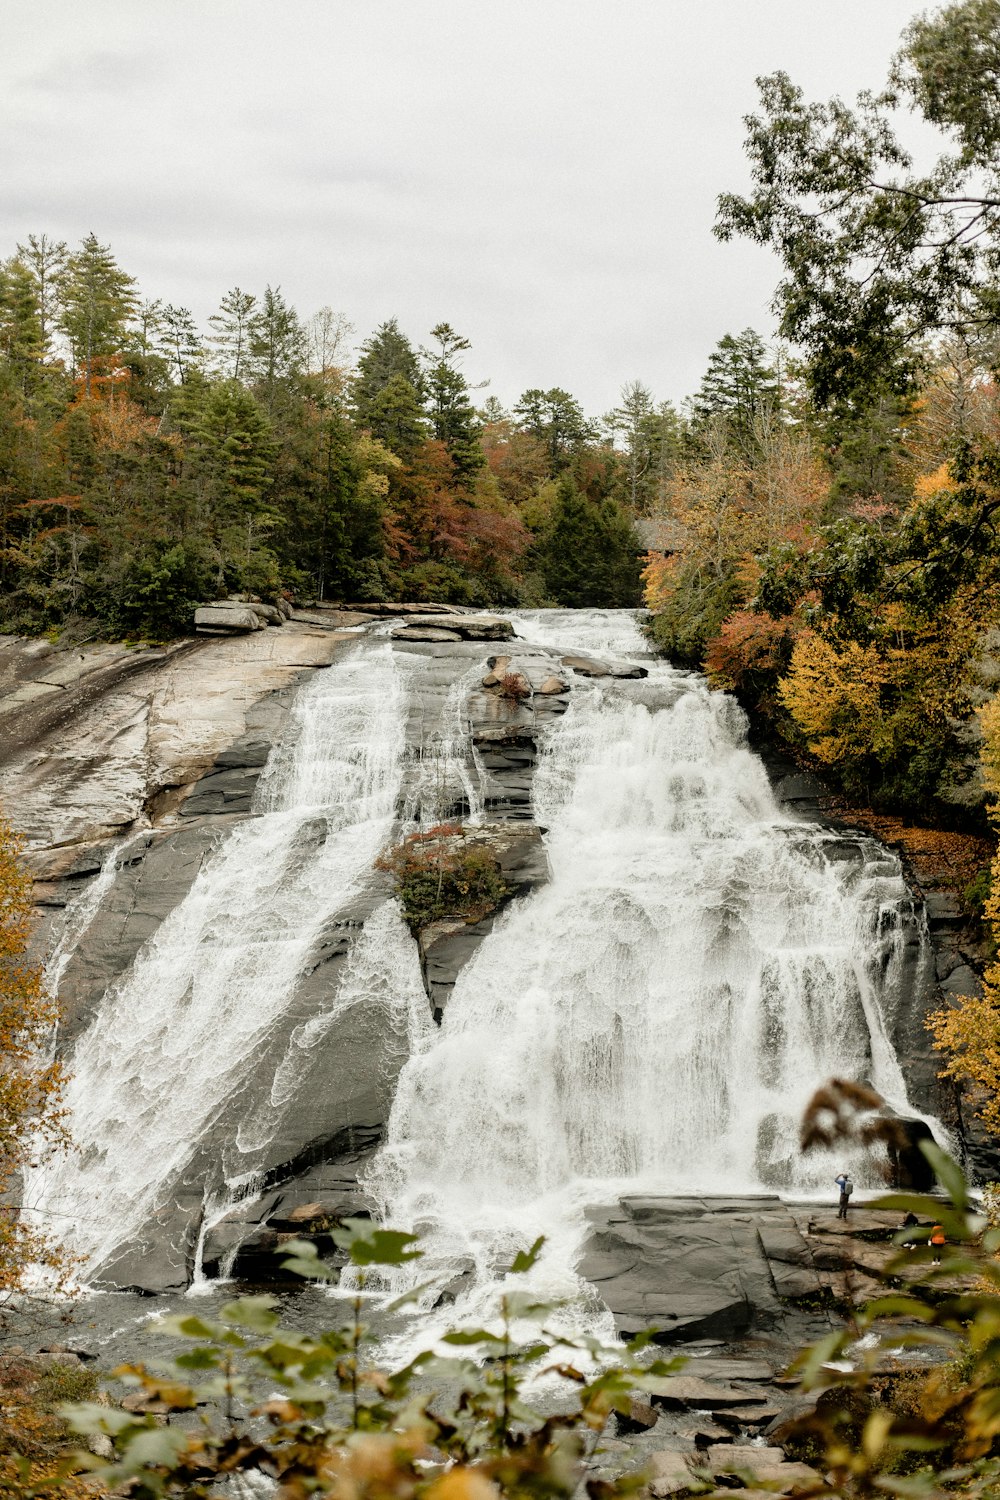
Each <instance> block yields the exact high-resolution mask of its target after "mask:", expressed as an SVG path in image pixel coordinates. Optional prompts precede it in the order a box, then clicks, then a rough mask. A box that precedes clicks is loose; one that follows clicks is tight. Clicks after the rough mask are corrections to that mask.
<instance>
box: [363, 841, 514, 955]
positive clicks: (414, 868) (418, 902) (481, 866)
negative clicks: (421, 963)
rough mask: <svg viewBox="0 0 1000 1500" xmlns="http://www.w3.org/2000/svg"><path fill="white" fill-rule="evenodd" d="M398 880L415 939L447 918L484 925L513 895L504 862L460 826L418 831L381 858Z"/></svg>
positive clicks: (379, 866) (383, 867) (379, 864)
mask: <svg viewBox="0 0 1000 1500" xmlns="http://www.w3.org/2000/svg"><path fill="white" fill-rule="evenodd" d="M376 868H377V869H379V870H385V871H386V872H387V873H388V874H389V875H391V876H392V880H393V884H394V886H395V890H396V895H397V896H398V897H399V901H400V904H401V905H402V908H403V917H404V920H405V921H406V925H407V926H408V927H409V929H410V931H411V932H412V933H413V935H414V937H416V936H418V935H419V934H420V932H421V931H422V930H423V929H424V928H425V927H428V926H429V925H430V923H431V922H438V921H441V920H442V919H443V918H445V917H461V918H462V919H463V921H466V922H478V921H480V920H481V919H482V918H483V917H485V916H487V915H488V913H489V912H491V911H495V910H496V908H497V907H498V906H499V905H500V903H501V902H502V901H503V900H505V898H506V897H507V896H509V895H510V892H511V889H512V887H511V886H510V885H509V884H508V882H507V880H506V879H505V878H504V875H503V871H502V870H501V868H500V861H499V860H498V859H497V857H496V855H495V854H494V853H493V851H492V849H489V848H487V847H486V846H485V845H484V844H476V843H466V842H465V836H464V833H463V830H462V829H461V827H460V825H457V824H447V823H446V824H439V825H438V826H437V827H436V828H432V829H430V830H429V831H428V832H427V833H414V834H411V835H410V837H409V838H407V839H404V841H403V842H402V843H401V844H398V845H397V846H396V848H395V849H391V850H389V852H388V853H386V854H383V855H382V856H381V857H380V858H379V859H378V860H376Z"/></svg>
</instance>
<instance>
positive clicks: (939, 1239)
mask: <svg viewBox="0 0 1000 1500" xmlns="http://www.w3.org/2000/svg"><path fill="white" fill-rule="evenodd" d="M931 1244H932V1245H933V1246H934V1259H933V1261H932V1264H933V1265H935V1266H939V1265H940V1264H941V1247H942V1245H945V1244H947V1240H946V1239H945V1233H944V1229H943V1228H942V1226H941V1225H940V1224H935V1225H934V1227H933V1229H932V1230H931Z"/></svg>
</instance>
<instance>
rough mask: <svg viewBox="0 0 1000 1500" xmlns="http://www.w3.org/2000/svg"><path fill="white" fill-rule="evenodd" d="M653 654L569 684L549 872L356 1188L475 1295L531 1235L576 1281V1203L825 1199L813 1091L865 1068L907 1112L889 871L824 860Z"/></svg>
mask: <svg viewBox="0 0 1000 1500" xmlns="http://www.w3.org/2000/svg"><path fill="white" fill-rule="evenodd" d="M517 621H518V628H519V630H521V632H522V634H524V635H526V636H527V637H528V638H529V639H531V640H540V641H541V643H542V644H544V645H546V646H548V647H549V648H550V649H554V650H563V649H567V650H568V649H570V648H571V647H572V645H573V644H574V642H576V643H579V642H581V641H583V642H585V643H586V646H587V647H588V648H589V649H592V650H594V651H595V652H596V651H598V650H600V651H603V652H604V653H605V654H607V653H608V652H611V654H613V655H616V656H617V655H625V656H631V657H633V658H634V657H635V656H636V655H637V654H640V653H643V651H644V644H643V640H642V637H641V635H640V634H639V632H638V630H637V627H636V624H635V618H634V616H630V615H624V614H617V615H616V614H615V612H610V611H608V612H600V613H596V614H588V615H586V616H583V617H582V618H581V616H579V615H576V614H573V615H570V614H569V612H562V611H553V612H550V613H546V614H545V615H541V616H538V615H533V614H532V615H527V614H525V615H522V616H519V617H517ZM581 626H583V627H584V628H582V629H581ZM648 665H649V675H648V677H647V678H646V679H644V680H643V681H641V682H629V683H616V682H612V681H610V680H608V679H605V680H604V681H605V683H606V684H607V685H601V684H600V680H599V681H598V685H596V686H593V687H591V686H588V685H586V684H584V683H581V682H580V681H579V680H578V682H577V685H576V686H575V688H574V690H573V695H572V699H571V703H570V707H569V709H568V711H567V712H566V714H565V716H564V717H563V718H562V719H561V720H560V721H558V722H557V723H556V724H555V726H554V727H553V728H552V729H551V730H550V731H549V732H548V734H547V738H546V739H545V741H544V745H543V753H542V755H541V759H540V763H539V766H538V770H537V772H536V781H535V806H536V816H537V819H538V822H539V823H540V824H541V825H542V826H543V827H544V828H545V829H547V846H548V854H549V861H550V867H551V880H550V882H549V883H548V884H547V885H545V886H543V887H541V888H540V889H538V890H536V891H535V892H534V894H533V895H532V896H531V897H530V898H529V899H526V900H522V901H520V902H518V903H515V904H514V905H513V906H512V907H511V908H509V909H508V910H507V912H506V913H505V914H504V915H503V916H502V917H501V918H500V919H499V920H498V921H497V923H496V924H495V926H494V928H493V931H492V933H491V934H490V935H489V936H488V937H487V938H486V939H485V940H484V941H483V943H482V945H481V946H480V948H479V950H478V952H477V953H476V954H475V955H474V956H473V958H472V959H471V960H470V962H469V963H468V964H467V966H466V967H465V969H464V970H463V971H462V973H461V974H460V975H459V979H458V982H457V984H456V986H455V989H454V992H453V995H452V997H451V999H450V1001H449V1004H448V1007H447V1010H446V1012H445V1015H444V1019H443V1024H442V1025H441V1027H440V1030H439V1031H438V1032H436V1033H435V1034H434V1035H432V1036H431V1037H430V1038H429V1039H428V1041H427V1043H426V1045H424V1046H423V1047H421V1048H420V1049H418V1050H417V1051H416V1052H415V1053H414V1055H413V1056H412V1058H411V1059H410V1061H409V1063H408V1064H407V1065H406V1066H405V1067H404V1069H403V1072H402V1074H401V1077H400V1080H399V1085H398V1090H397V1094H396V1099H395V1103H394V1106H393V1110H392V1114H391V1118H390V1122H389V1129H388V1137H387V1141H386V1144H385V1146H384V1148H383V1150H382V1152H381V1153H380V1155H379V1156H378V1157H377V1158H376V1160H375V1162H374V1164H373V1167H372V1169H371V1171H370V1173H369V1177H368V1181H367V1184H366V1185H367V1187H368V1188H369V1190H370V1191H372V1192H373V1193H374V1195H375V1196H376V1198H377V1200H378V1201H379V1203H380V1205H381V1209H382V1212H383V1214H384V1216H385V1218H386V1219H387V1220H388V1221H389V1222H392V1223H393V1224H396V1225H398V1226H400V1227H408V1228H417V1229H419V1230H420V1232H421V1234H422V1237H423V1240H424V1244H425V1248H426V1251H427V1259H425V1260H424V1262H423V1263H422V1265H421V1267H420V1275H421V1277H424V1276H426V1275H427V1273H428V1268H431V1269H437V1270H438V1271H439V1272H441V1271H443V1270H446V1269H447V1268H449V1267H450V1268H455V1267H459V1266H462V1265H466V1266H470V1267H474V1268H475V1271H476V1273H477V1278H476V1279H477V1284H478V1285H479V1286H480V1287H483V1286H485V1285H486V1284H487V1283H488V1282H489V1280H490V1277H491V1276H492V1275H495V1274H497V1273H498V1271H499V1270H501V1269H502V1267H503V1266H504V1265H505V1264H509V1260H510V1256H511V1255H512V1253H513V1252H514V1251H515V1250H516V1249H517V1248H520V1247H521V1246H523V1245H524V1244H525V1243H530V1241H531V1240H532V1239H533V1238H534V1237H535V1235H537V1234H539V1233H543V1234H546V1235H547V1236H548V1237H549V1241H550V1252H549V1253H548V1255H547V1256H546V1257H545V1259H544V1262H543V1266H542V1271H543V1275H542V1288H541V1289H544V1290H547V1291H549V1292H553V1291H560V1292H562V1293H569V1292H573V1291H579V1285H578V1283H575V1280H574V1277H573V1274H572V1264H573V1256H574V1250H575V1246H576V1244H577V1236H578V1232H579V1214H580V1211H581V1209H582V1206H583V1204H585V1203H586V1202H588V1201H589V1202H600V1201H605V1202H607V1201H613V1199H614V1197H615V1196H617V1195H618V1194H619V1193H621V1192H622V1191H629V1192H636V1191H639V1192H642V1191H648V1192H664V1193H682V1194H683V1193H690V1194H695V1195H702V1194H728V1193H734V1192H735V1193H745V1192H747V1191H754V1190H757V1191H760V1190H762V1189H767V1188H770V1189H771V1190H773V1187H774V1186H775V1185H776V1184H778V1183H780V1185H782V1186H783V1187H785V1188H789V1189H792V1190H796V1189H798V1190H803V1189H809V1188H811V1187H814V1186H815V1185H816V1184H817V1182H823V1183H824V1184H825V1185H826V1187H827V1189H828V1190H829V1187H830V1183H829V1182H828V1181H827V1179H832V1177H833V1169H831V1167H830V1165H829V1163H828V1162H825V1161H823V1162H820V1163H818V1164H817V1165H815V1166H812V1165H810V1164H809V1163H808V1162H803V1160H802V1159H801V1158H800V1157H799V1155H798V1150H797V1130H798V1123H799V1119H800V1116H801V1113H802V1109H803V1106H804V1105H805V1104H806V1102H807V1100H808V1099H809V1097H810V1095H811V1093H812V1092H813V1091H814V1090H815V1089H816V1087H817V1086H818V1085H819V1084H821V1083H822V1082H824V1081H825V1080H826V1079H828V1078H829V1077H830V1076H831V1075H841V1076H846V1077H850V1078H856V1079H867V1080H869V1081H870V1082H871V1083H872V1084H873V1086H874V1087H875V1088H876V1089H877V1090H879V1092H880V1093H882V1094H883V1095H884V1096H885V1097H886V1098H887V1099H888V1100H889V1101H890V1102H892V1103H893V1104H895V1105H897V1106H899V1107H901V1108H903V1109H906V1107H907V1105H906V1089H905V1084H904V1080H903V1077H902V1073H901V1070H900V1067H899V1063H898V1061H897V1059H896V1056H895V1053H894V1051H893V1047H892V1044H891V1041H890V1038H889V1035H888V1032H887V1021H886V1009H885V1003H884V1002H885V999H886V993H885V992H886V989H887V987H890V988H891V984H892V982H893V975H894V973H895V971H896V969H897V968H898V964H899V960H900V952H901V947H902V943H903V933H902V932H901V929H900V926H899V923H898V922H897V923H893V921H892V920H890V919H889V918H890V917H891V915H892V913H894V912H895V910H896V909H897V908H899V907H900V906H901V905H904V904H905V901H906V898H907V891H906V886H905V882H904V880H903V877H902V872H901V869H900V867H899V864H898V861H896V860H895V858H894V856H892V855H890V854H888V852H887V851H884V850H879V849H877V847H876V846H874V845H872V853H871V855H870V857H863V856H859V858H858V859H857V860H855V861H854V862H853V863H850V862H847V863H845V862H844V860H843V859H842V858H838V857H837V855H838V853H839V854H842V853H843V840H838V839H837V838H836V836H835V835H833V834H832V833H830V832H828V831H824V830H823V829H820V828H816V827H813V826H812V825H807V824H804V823H801V822H798V821H795V820H793V819H792V818H790V817H789V816H787V815H786V814H784V813H783V812H782V811H781V809H780V808H779V806H778V804H777V802H776V800H775V797H774V795H773V792H772V790H771V787H770V785H769V782H768V779H767V776H766V773H765V770H764V767H763V765H762V763H761V761H760V760H759V759H758V758H757V757H756V756H755V755H754V754H753V753H752V752H751V751H750V750H749V749H748V748H747V746H746V743H745V727H746V726H745V720H744V716H743V714H742V712H741V710H740V709H739V707H738V706H737V705H736V703H735V702H734V701H733V700H732V699H730V698H728V697H727V696H724V695H722V694H717V693H712V692H710V691H709V689H708V687H707V685H706V684H705V682H704V681H703V680H702V679H701V678H699V677H697V676H695V675H693V674H689V673H685V672H680V671H677V670H675V669H672V668H671V667H669V666H666V665H664V664H662V663H659V662H655V661H650V662H649V663H648ZM838 844H839V845H840V848H839V850H838V847H837V846H838ZM862 847H863V846H862ZM908 1112H909V1111H908ZM846 1159H847V1160H848V1161H849V1162H850V1163H851V1164H852V1167H854V1168H855V1169H856V1174H857V1176H858V1180H859V1182H860V1183H861V1184H862V1185H863V1184H864V1182H865V1180H866V1179H865V1172H866V1170H867V1167H866V1162H865V1160H863V1159H858V1158H854V1157H851V1155H850V1153H848V1155H847V1158H846ZM838 1161H839V1158H838ZM868 1180H869V1181H871V1182H872V1183H873V1185H874V1179H873V1178H869V1179H868ZM537 1285H538V1284H537V1283H536V1287H537ZM475 1314H476V1315H477V1316H483V1315H484V1314H483V1304H482V1301H481V1299H480V1303H479V1306H478V1307H477V1308H476V1309H475Z"/></svg>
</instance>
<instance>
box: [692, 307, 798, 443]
mask: <svg viewBox="0 0 1000 1500" xmlns="http://www.w3.org/2000/svg"><path fill="white" fill-rule="evenodd" d="M766 354H767V350H766V347H765V345H764V341H763V339H762V338H761V337H760V335H759V334H758V333H755V332H754V330H753V329H752V328H745V329H744V330H743V332H742V333H740V334H737V335H735V336H734V335H733V334H731V333H727V334H726V335H725V337H724V338H722V339H720V340H719V342H718V344H717V345H716V347H715V349H714V350H713V352H712V354H711V355H710V356H709V360H708V369H707V370H706V371H705V375H704V378H703V379H702V382H701V388H700V390H699V391H698V394H697V396H696V397H695V398H694V402H693V409H694V413H695V417H696V419H697V420H698V421H700V422H707V421H708V420H709V419H710V418H712V417H714V416H721V417H724V418H725V420H726V423H727V426H728V430H729V434H730V438H731V440H732V442H733V445H734V446H735V447H736V448H738V449H739V451H740V452H741V453H742V454H744V456H745V457H747V458H752V457H753V455H754V452H755V449H756V432H755V429H756V428H757V426H758V424H759V423H760V421H761V420H762V419H763V418H765V417H766V416H767V415H769V414H771V413H773V412H775V411H776V410H777V409H778V405H779V402H780V385H779V381H778V376H777V372H776V371H775V370H774V369H773V368H772V367H771V366H770V365H769V364H768V363H767V362H766V359H765V356H766Z"/></svg>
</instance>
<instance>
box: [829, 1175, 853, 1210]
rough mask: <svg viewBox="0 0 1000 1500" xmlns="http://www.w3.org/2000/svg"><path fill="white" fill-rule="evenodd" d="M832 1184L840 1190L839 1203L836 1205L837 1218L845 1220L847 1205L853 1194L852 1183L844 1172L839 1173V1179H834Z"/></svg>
mask: <svg viewBox="0 0 1000 1500" xmlns="http://www.w3.org/2000/svg"><path fill="white" fill-rule="evenodd" d="M834 1182H835V1183H836V1184H837V1186H838V1188H839V1189H840V1201H839V1203H838V1204H837V1218H838V1219H846V1218H847V1209H848V1205H849V1204H850V1201H851V1194H852V1193H853V1192H854V1183H853V1182H852V1181H851V1179H850V1178H849V1177H848V1175H847V1173H846V1172H841V1173H840V1175H839V1177H835V1178H834Z"/></svg>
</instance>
